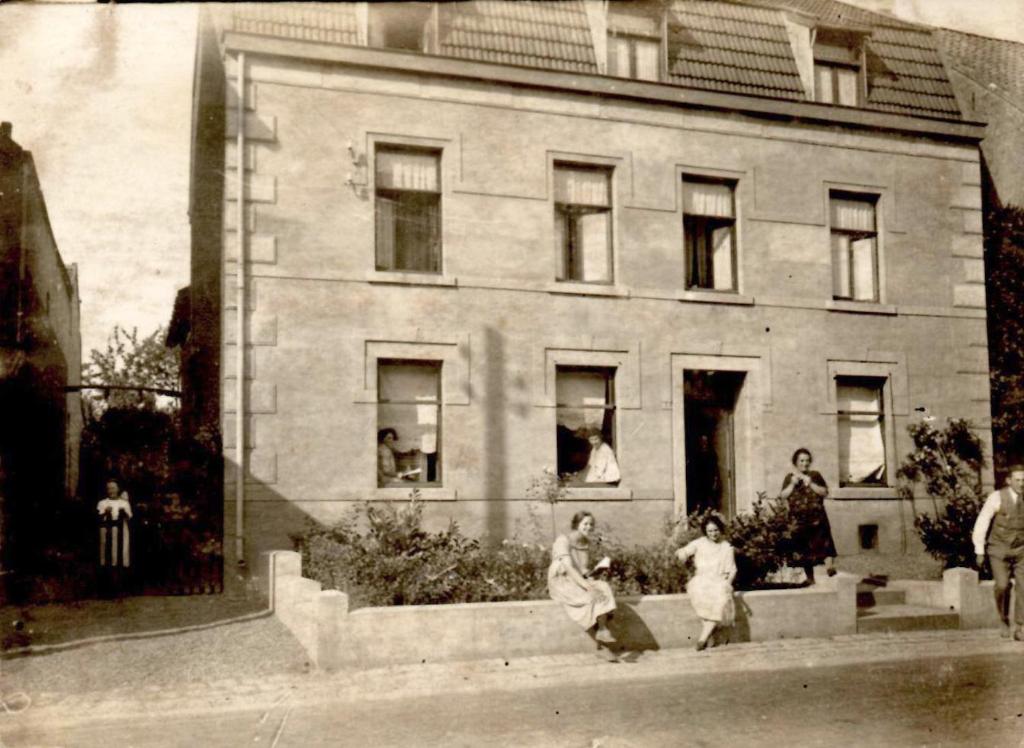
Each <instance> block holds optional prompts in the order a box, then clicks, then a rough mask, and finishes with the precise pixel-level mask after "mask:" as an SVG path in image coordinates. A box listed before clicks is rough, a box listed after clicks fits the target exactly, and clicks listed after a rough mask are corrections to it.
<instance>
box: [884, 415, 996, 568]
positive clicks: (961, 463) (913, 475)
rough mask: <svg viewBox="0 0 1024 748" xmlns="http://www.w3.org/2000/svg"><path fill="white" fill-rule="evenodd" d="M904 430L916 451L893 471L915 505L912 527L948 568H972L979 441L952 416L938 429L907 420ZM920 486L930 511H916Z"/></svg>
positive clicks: (979, 490)
mask: <svg viewBox="0 0 1024 748" xmlns="http://www.w3.org/2000/svg"><path fill="white" fill-rule="evenodd" d="M907 432H908V433H909V434H910V438H911V439H912V440H913V442H914V451H913V452H911V453H910V454H908V455H907V456H906V457H904V458H903V463H902V464H901V465H900V468H899V470H898V471H897V473H896V475H897V477H898V478H899V481H900V484H899V492H900V496H901V497H902V498H903V499H905V500H907V501H910V504H911V507H913V509H914V527H915V529H916V530H917V532H918V535H920V537H921V542H922V543H924V547H925V550H927V551H928V553H930V554H931V555H932V556H934V557H935V558H937V559H939V560H941V561H942V562H943V563H944V564H945V568H947V569H950V568H953V567H956V566H964V567H970V566H973V565H974V547H973V545H972V544H971V530H972V529H973V527H974V521H975V519H976V518H977V516H978V512H979V511H980V510H981V505H982V502H983V501H984V495H983V493H982V487H981V469H982V468H983V467H984V465H985V456H984V450H983V447H982V444H981V439H980V438H979V437H978V435H977V434H976V433H975V432H974V430H973V428H972V427H971V424H970V423H969V422H968V421H965V420H962V419H950V420H949V421H948V422H947V424H946V426H945V427H944V428H941V429H940V428H936V427H935V425H934V423H933V422H932V421H931V420H928V419H925V420H923V421H920V422H917V423H912V424H910V425H909V426H908V427H907ZM918 487H921V488H923V489H924V492H925V494H927V496H928V497H929V499H930V500H931V508H932V512H931V513H919V512H918V511H917V505H916V503H915V496H916V493H917V488H918Z"/></svg>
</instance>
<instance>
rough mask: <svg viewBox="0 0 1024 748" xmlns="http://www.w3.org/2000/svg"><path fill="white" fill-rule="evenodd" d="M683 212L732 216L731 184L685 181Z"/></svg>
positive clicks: (695, 214) (698, 214) (696, 214)
mask: <svg viewBox="0 0 1024 748" xmlns="http://www.w3.org/2000/svg"><path fill="white" fill-rule="evenodd" d="M683 186H684V188H685V189H684V193H685V197H684V202H683V212H684V213H686V214H687V215H691V216H713V217H715V218H733V217H734V216H733V200H732V193H733V189H732V185H729V184H722V183H716V182H689V181H688V182H686V183H685V184H684V185H683Z"/></svg>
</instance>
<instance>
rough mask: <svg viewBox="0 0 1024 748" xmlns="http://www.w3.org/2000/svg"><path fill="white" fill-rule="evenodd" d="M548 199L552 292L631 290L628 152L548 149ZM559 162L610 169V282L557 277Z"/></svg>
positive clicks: (618, 292) (612, 293) (601, 293)
mask: <svg viewBox="0 0 1024 748" xmlns="http://www.w3.org/2000/svg"><path fill="white" fill-rule="evenodd" d="M545 158H546V161H547V163H546V172H545V173H546V175H547V203H548V205H549V207H550V210H549V211H548V215H549V216H551V219H550V221H549V222H548V223H547V228H546V229H545V232H544V235H545V237H546V238H547V245H548V246H549V247H551V248H552V251H551V272H550V274H549V276H548V277H549V278H550V280H549V281H548V282H547V284H546V286H545V289H546V290H547V291H548V292H549V293H555V294H573V295H580V296H628V295H629V291H628V290H627V289H626V287H625V286H623V285H622V266H621V263H622V254H623V253H622V246H623V235H622V211H623V208H624V206H625V205H626V203H627V199H628V197H629V194H628V190H629V188H630V186H631V184H632V179H633V176H632V170H631V168H630V165H629V162H628V158H627V157H625V156H608V155H597V154H592V153H574V152H571V151H551V150H549V151H547V152H546V153H545ZM557 166H567V167H572V166H581V167H584V168H586V167H591V168H595V169H598V168H600V169H607V170H608V183H609V184H608V189H609V195H610V199H611V210H610V211H609V212H610V215H611V222H612V227H611V232H610V233H611V247H610V248H609V251H610V252H611V276H612V280H611V282H610V283H592V282H587V281H573V280H558V277H559V275H560V273H561V267H562V256H561V247H558V246H557V243H556V242H555V219H554V216H555V169H556V167H557Z"/></svg>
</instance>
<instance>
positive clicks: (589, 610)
mask: <svg viewBox="0 0 1024 748" xmlns="http://www.w3.org/2000/svg"><path fill="white" fill-rule="evenodd" d="M565 564H572V565H573V566H574V567H575V568H576V571H578V572H579V573H580V574H585V573H586V572H587V571H589V570H590V554H589V553H588V552H587V549H586V548H585V547H581V546H575V547H574V546H573V545H572V543H571V541H570V540H569V537H568V536H566V535H559V536H558V539H557V540H555V544H554V546H553V547H552V549H551V566H549V567H548V594H549V595H551V599H552V600H554V601H555V602H556V603H561V604H562V607H563V608H565V612H566V614H567V615H568V616H569V618H571V619H572V620H573V621H574V622H575V623H576V624H577V625H579V626H580V627H581V628H583V629H589V628H590V627H591V626H593V625H594V624H596V623H597V619H598V616H602V615H604V614H605V613H610V612H611V611H613V610H615V594H614V593H613V592H612V588H611V587H610V586H609V584H608V583H607V582H602V581H598V580H591V582H592V584H593V585H594V589H592V590H585V589H583V588H582V587H580V586H579V585H578V584H576V582H574V581H573V579H572V577H570V576H569V572H568V571H566V567H565Z"/></svg>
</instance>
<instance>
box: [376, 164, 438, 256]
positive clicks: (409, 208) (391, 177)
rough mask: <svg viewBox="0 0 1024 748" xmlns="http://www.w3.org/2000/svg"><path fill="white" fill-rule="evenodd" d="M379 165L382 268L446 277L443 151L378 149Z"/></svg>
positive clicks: (378, 240) (378, 221) (378, 238)
mask: <svg viewBox="0 0 1024 748" xmlns="http://www.w3.org/2000/svg"><path fill="white" fill-rule="evenodd" d="M374 161H375V166H374V174H375V177H374V182H375V220H376V255H377V260H376V267H377V270H397V271H406V272H420V273H440V272H441V177H440V164H441V154H440V152H439V151H434V150H425V149H414V148H398V147H391V146H378V147H377V151H376V155H375V159H374Z"/></svg>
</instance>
